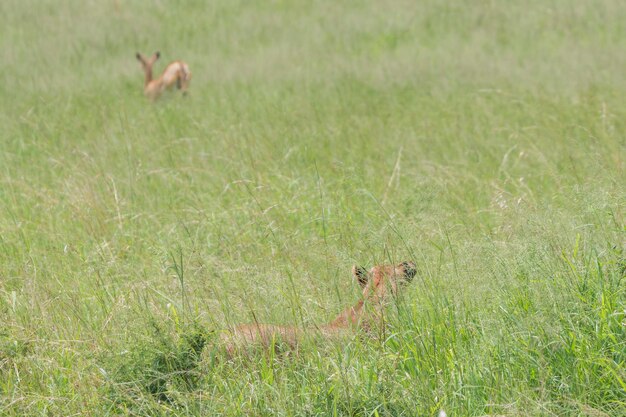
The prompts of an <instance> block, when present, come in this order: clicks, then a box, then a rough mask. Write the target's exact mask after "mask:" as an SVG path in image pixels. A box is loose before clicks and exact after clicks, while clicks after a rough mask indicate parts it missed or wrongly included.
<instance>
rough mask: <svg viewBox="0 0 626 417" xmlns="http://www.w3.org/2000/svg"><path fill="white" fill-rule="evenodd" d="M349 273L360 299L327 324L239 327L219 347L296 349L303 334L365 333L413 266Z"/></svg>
mask: <svg viewBox="0 0 626 417" xmlns="http://www.w3.org/2000/svg"><path fill="white" fill-rule="evenodd" d="M352 274H353V275H354V277H355V278H356V279H357V281H358V282H359V284H360V285H361V287H362V288H363V292H362V297H361V299H360V300H359V301H358V302H357V303H356V304H354V305H353V306H351V307H348V308H346V309H345V310H344V311H342V312H341V313H340V314H339V315H337V317H335V319H333V320H332V321H331V322H330V323H327V324H324V325H321V326H317V327H313V328H310V329H300V328H298V327H293V326H278V325H272V324H260V323H254V324H243V325H238V326H236V327H234V328H233V329H231V330H229V331H226V332H224V333H222V334H221V335H220V343H221V345H223V346H224V347H226V350H227V351H228V352H229V353H230V354H233V353H234V352H236V351H237V350H238V349H240V348H246V347H248V346H252V345H261V346H263V347H269V346H271V345H272V344H274V343H278V342H280V343H282V344H286V345H287V346H289V347H291V348H295V347H296V346H297V345H298V341H299V340H300V339H302V338H303V337H304V336H305V335H318V336H321V337H323V338H333V337H340V336H342V335H345V334H348V333H349V332H350V331H351V330H353V329H359V328H360V329H366V330H367V329H369V328H370V327H371V326H372V324H373V322H377V321H378V320H379V319H380V318H381V314H382V307H383V305H384V301H385V299H386V298H387V297H388V295H389V292H391V293H392V294H396V293H397V291H398V288H399V284H401V283H406V282H409V281H411V279H412V278H413V276H415V264H414V263H413V262H403V263H401V264H399V265H379V266H375V267H373V268H372V269H371V270H370V271H369V272H367V271H366V270H365V269H363V268H360V267H357V266H354V267H353V268H352Z"/></svg>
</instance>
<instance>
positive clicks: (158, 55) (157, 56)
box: [154, 51, 161, 61]
mask: <svg viewBox="0 0 626 417" xmlns="http://www.w3.org/2000/svg"><path fill="white" fill-rule="evenodd" d="M154 56H155V57H156V58H155V61H156V60H157V59H159V58H161V52H159V51H156V52H155V53H154Z"/></svg>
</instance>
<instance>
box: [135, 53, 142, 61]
mask: <svg viewBox="0 0 626 417" xmlns="http://www.w3.org/2000/svg"><path fill="white" fill-rule="evenodd" d="M135 58H137V59H138V60H139V61H143V59H142V58H141V54H140V53H139V52H137V53H136V54H135Z"/></svg>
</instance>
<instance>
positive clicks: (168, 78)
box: [135, 52, 191, 100]
mask: <svg viewBox="0 0 626 417" xmlns="http://www.w3.org/2000/svg"><path fill="white" fill-rule="evenodd" d="M135 56H136V57H137V59H138V60H139V62H141V66H142V67H143V71H144V73H145V74H146V81H145V83H144V85H143V93H144V94H145V95H146V97H148V98H149V99H150V100H156V99H157V98H159V97H160V96H161V94H162V93H163V91H165V90H167V89H171V88H172V87H173V86H174V84H176V88H178V89H179V90H182V92H183V95H185V94H186V93H187V88H188V87H189V81H191V71H189V66H188V65H187V64H186V63H185V62H183V61H173V62H170V63H169V64H168V65H167V67H165V70H164V71H163V74H161V75H160V76H159V78H157V79H153V78H152V66H153V65H154V63H155V62H156V61H157V60H158V59H159V57H160V56H161V54H160V53H159V52H155V53H154V54H153V55H152V56H151V57H150V58H149V59H146V57H144V56H143V55H141V54H140V53H139V52H137V54H136V55H135Z"/></svg>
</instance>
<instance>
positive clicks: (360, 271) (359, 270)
mask: <svg viewBox="0 0 626 417" xmlns="http://www.w3.org/2000/svg"><path fill="white" fill-rule="evenodd" d="M352 275H354V277H355V278H356V280H357V281H358V282H359V285H360V286H361V287H365V286H366V285H367V281H368V280H369V277H368V276H367V271H366V270H365V268H363V267H362V266H357V265H354V266H353V267H352Z"/></svg>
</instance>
